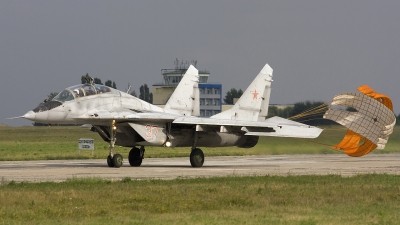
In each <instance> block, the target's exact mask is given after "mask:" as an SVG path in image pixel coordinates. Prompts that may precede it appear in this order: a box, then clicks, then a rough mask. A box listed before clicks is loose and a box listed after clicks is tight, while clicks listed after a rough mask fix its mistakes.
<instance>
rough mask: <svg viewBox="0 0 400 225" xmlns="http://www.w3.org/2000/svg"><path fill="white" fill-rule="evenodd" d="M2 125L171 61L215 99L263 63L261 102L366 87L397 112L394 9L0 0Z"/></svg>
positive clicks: (341, 4)
mask: <svg viewBox="0 0 400 225" xmlns="http://www.w3.org/2000/svg"><path fill="white" fill-rule="evenodd" d="M0 5H1V6H0V74H1V81H0V94H1V95H0V101H1V111H0V123H5V124H8V125H12V126H21V125H31V123H32V122H30V121H28V120H24V119H15V120H7V119H6V118H8V117H14V116H21V115H23V114H25V113H26V112H27V111H29V110H31V109H33V108H34V107H36V106H37V105H38V104H39V103H40V102H41V101H43V100H44V99H45V98H46V97H47V95H48V94H49V93H50V92H60V91H61V90H63V89H64V88H66V87H69V86H72V85H74V84H78V83H80V77H81V76H82V75H84V74H86V73H89V75H91V76H92V77H98V78H101V79H102V81H103V82H104V81H105V80H107V79H111V80H113V81H115V82H116V84H117V88H118V89H120V90H125V89H126V88H127V86H128V83H130V84H131V85H132V87H133V89H134V90H136V92H138V91H139V87H140V85H142V84H144V83H146V84H148V85H149V86H151V85H153V84H154V83H160V82H162V76H161V69H165V68H174V61H175V58H178V59H179V60H182V59H183V60H184V61H190V60H197V61H198V63H197V68H198V69H200V70H208V71H209V72H210V73H211V75H210V79H209V82H213V83H221V84H222V87H223V93H224V95H225V93H226V91H228V90H229V89H230V88H232V87H234V88H236V89H239V88H241V89H246V87H247V86H248V85H249V84H250V82H251V81H252V79H253V78H254V77H255V76H256V75H257V74H258V72H259V71H260V70H261V69H262V68H263V66H264V64H265V63H268V64H270V66H271V67H272V68H273V69H274V82H273V83H272V94H271V103H273V104H290V103H295V102H299V101H306V100H315V101H329V100H330V99H331V98H332V97H333V96H334V95H336V94H339V93H341V92H356V89H357V87H358V86H360V85H363V84H368V85H370V86H371V87H372V88H373V89H375V90H376V91H377V92H380V93H384V94H387V95H389V96H390V97H391V98H392V100H393V104H394V106H395V113H396V114H399V113H400V89H399V86H400V1H398V0H387V1H366V0H359V1H350V0H344V1H323V0H315V1H282V0H279V1H273V2H269V1H265V0H258V1H228V0H224V1H216V0H210V1H209V0H202V1H187V0H184V1H167V0H159V1H152V0H146V1H104V0H96V1H72V0H71V1H55V0H51V1H41V0H35V1H30V0H29V1H17V0H10V1H4V0H0Z"/></svg>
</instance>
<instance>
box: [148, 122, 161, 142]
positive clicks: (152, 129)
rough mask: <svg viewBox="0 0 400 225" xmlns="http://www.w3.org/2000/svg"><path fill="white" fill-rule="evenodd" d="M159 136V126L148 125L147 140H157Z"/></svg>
mask: <svg viewBox="0 0 400 225" xmlns="http://www.w3.org/2000/svg"><path fill="white" fill-rule="evenodd" d="M157 134H158V126H157V125H149V124H147V125H146V138H148V139H155V138H157Z"/></svg>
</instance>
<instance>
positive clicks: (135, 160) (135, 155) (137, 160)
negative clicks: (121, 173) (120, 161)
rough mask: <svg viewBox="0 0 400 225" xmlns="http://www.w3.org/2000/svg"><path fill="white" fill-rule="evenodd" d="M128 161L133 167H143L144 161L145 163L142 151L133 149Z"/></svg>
mask: <svg viewBox="0 0 400 225" xmlns="http://www.w3.org/2000/svg"><path fill="white" fill-rule="evenodd" d="M128 160H129V164H130V165H131V166H140V165H142V161H143V153H142V150H140V149H138V148H132V149H131V151H130V152H129V156H128Z"/></svg>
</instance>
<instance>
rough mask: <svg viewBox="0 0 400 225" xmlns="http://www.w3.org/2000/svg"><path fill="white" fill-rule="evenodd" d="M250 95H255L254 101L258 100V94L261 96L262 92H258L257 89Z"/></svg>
mask: <svg viewBox="0 0 400 225" xmlns="http://www.w3.org/2000/svg"><path fill="white" fill-rule="evenodd" d="M250 93H251V94H252V95H253V100H254V99H257V98H258V94H260V92H258V91H257V90H256V89H254V91H250Z"/></svg>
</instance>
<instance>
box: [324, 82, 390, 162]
mask: <svg viewBox="0 0 400 225" xmlns="http://www.w3.org/2000/svg"><path fill="white" fill-rule="evenodd" d="M358 91H360V92H361V93H342V94H339V95H336V96H335V97H334V98H333V100H332V102H331V107H330V108H329V110H328V111H327V112H326V113H325V115H324V118H326V119H330V120H333V121H336V122H337V123H339V124H341V125H343V126H345V127H347V128H348V130H347V133H346V135H345V136H344V138H343V140H342V141H341V142H340V143H339V144H337V145H335V146H333V148H335V149H340V150H343V151H344V152H345V153H346V154H347V155H349V156H355V157H357V156H363V155H366V154H368V153H370V152H371V151H372V150H374V149H384V148H385V145H386V143H387V141H388V139H389V135H390V134H391V133H392V132H393V127H394V125H395V124H396V117H395V115H394V113H393V104H392V100H391V99H390V98H389V97H388V96H387V95H384V94H380V93H377V92H375V91H374V90H373V89H372V88H370V87H369V86H367V85H363V86H361V87H359V88H358ZM337 106H342V107H346V109H340V108H335V107H337ZM348 108H352V109H355V112H353V111H351V112H350V111H348V110H347V109H348Z"/></svg>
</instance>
